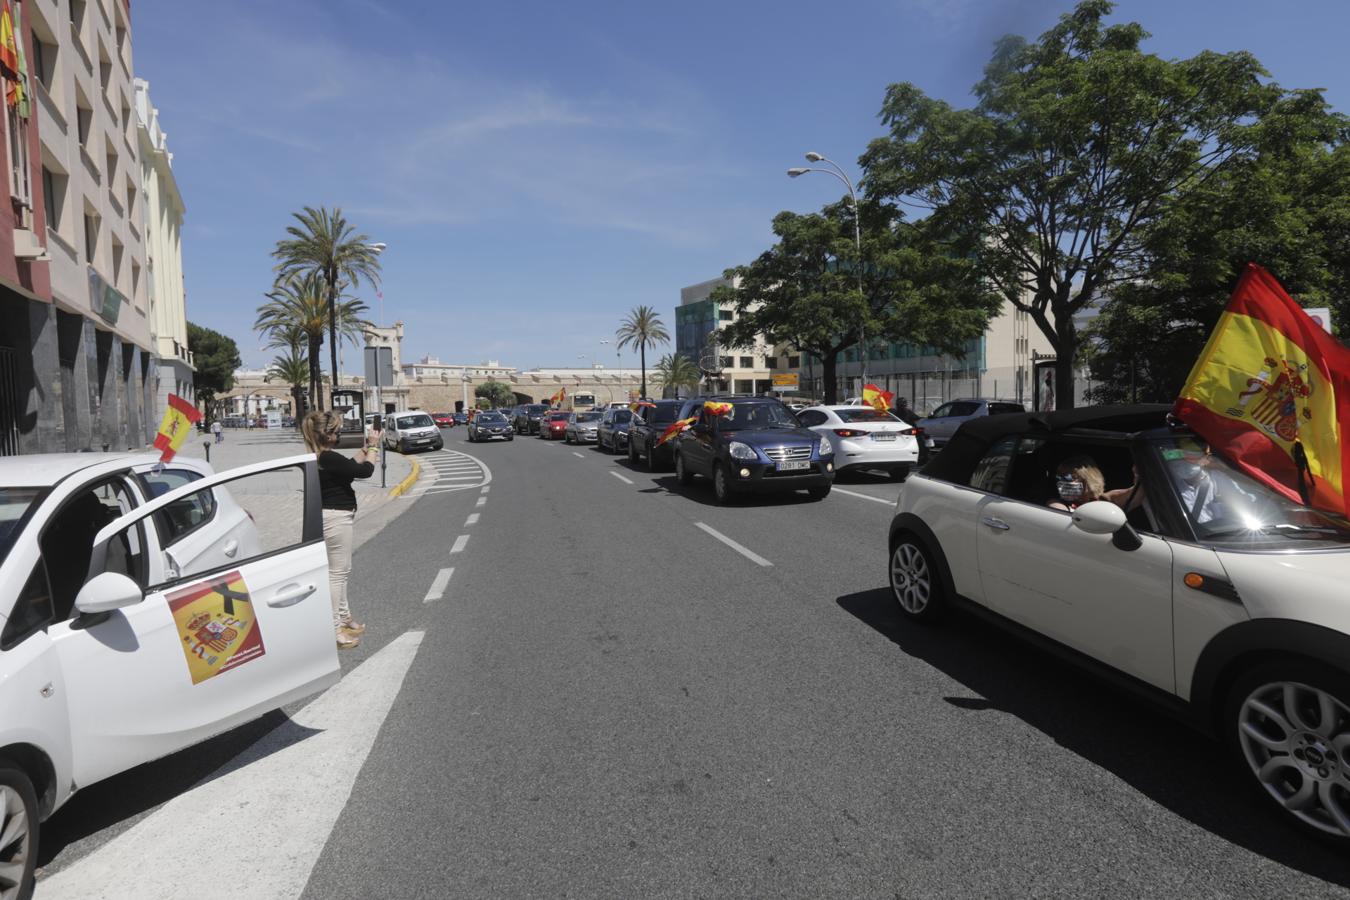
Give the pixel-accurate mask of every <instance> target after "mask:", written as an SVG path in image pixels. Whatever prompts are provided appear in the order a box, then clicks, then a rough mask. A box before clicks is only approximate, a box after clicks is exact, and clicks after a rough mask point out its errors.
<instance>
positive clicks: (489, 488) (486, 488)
mask: <svg viewBox="0 0 1350 900" xmlns="http://www.w3.org/2000/svg"><path fill="white" fill-rule="evenodd" d="M490 490H492V488H491V487H490V486H489V485H486V484H485V485H483V490H481V491H480V492H479V493H482V494H486V493H487V492H488V491H490Z"/></svg>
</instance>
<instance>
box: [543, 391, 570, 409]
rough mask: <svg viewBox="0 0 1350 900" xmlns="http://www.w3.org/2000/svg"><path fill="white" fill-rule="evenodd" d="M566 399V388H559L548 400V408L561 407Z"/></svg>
mask: <svg viewBox="0 0 1350 900" xmlns="http://www.w3.org/2000/svg"><path fill="white" fill-rule="evenodd" d="M566 399H567V388H565V387H561V388H558V393H556V394H554V395H553V396H552V397H549V398H548V403H549V406H561V405H562V402H563V401H564V400H566Z"/></svg>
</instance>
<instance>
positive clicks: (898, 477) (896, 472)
mask: <svg viewBox="0 0 1350 900" xmlns="http://www.w3.org/2000/svg"><path fill="white" fill-rule="evenodd" d="M888 474H889V475H890V476H891V481H904V480H905V479H906V478H908V477H909V466H901V467H900V468H898V469H891V471H890V472H889V473H888Z"/></svg>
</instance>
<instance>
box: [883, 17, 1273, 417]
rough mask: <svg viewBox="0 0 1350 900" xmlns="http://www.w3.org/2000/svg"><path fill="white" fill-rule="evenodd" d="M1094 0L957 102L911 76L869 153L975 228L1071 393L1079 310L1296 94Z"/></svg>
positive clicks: (1069, 398)
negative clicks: (1168, 48) (1161, 46)
mask: <svg viewBox="0 0 1350 900" xmlns="http://www.w3.org/2000/svg"><path fill="white" fill-rule="evenodd" d="M1112 9H1113V4H1112V3H1110V2H1108V0H1083V2H1081V3H1079V4H1078V5H1077V6H1076V7H1075V8H1074V9H1073V10H1072V11H1071V12H1069V13H1067V14H1065V15H1064V16H1062V17H1061V18H1060V20H1059V22H1058V24H1056V25H1055V26H1054V27H1053V28H1051V29H1050V30H1049V31H1047V32H1045V33H1044V34H1043V35H1041V36H1040V38H1039V39H1038V40H1036V41H1035V42H1027V41H1026V40H1024V39H1022V38H1020V37H1016V36H1009V37H1005V38H1003V39H1002V40H1001V41H1000V42H999V43H998V45H997V48H996V49H995V52H994V55H993V58H992V59H991V60H990V62H989V64H988V65H987V66H986V67H985V72H984V78H983V80H981V81H980V82H979V83H978V84H977V85H976V86H975V90H974V92H975V96H976V98H977V103H976V105H975V107H974V108H973V109H954V108H952V107H951V106H949V105H948V104H946V103H944V102H942V101H939V100H934V99H932V98H929V97H927V96H925V95H924V93H923V92H922V91H921V90H919V89H918V88H917V87H915V86H914V85H912V84H895V85H892V86H891V87H890V88H889V89H888V90H887V93H886V99H885V102H884V105H883V107H882V113H881V116H882V120H883V122H884V123H885V124H886V125H887V126H888V128H889V130H890V134H889V136H887V137H884V138H879V139H877V140H875V141H873V142H872V144H871V146H870V147H869V148H868V150H867V152H866V154H865V155H864V157H863V160H862V162H863V165H864V167H865V168H866V170H867V176H866V178H865V180H864V184H865V187H866V189H867V190H868V191H869V193H870V194H871V195H872V196H875V197H880V198H886V199H893V200H903V201H905V202H912V203H915V204H918V205H921V206H925V207H927V208H930V209H932V211H933V213H932V218H934V219H935V222H936V223H937V224H938V225H940V226H941V227H943V228H945V229H948V230H950V231H951V232H954V233H961V234H970V235H973V236H975V237H977V238H978V243H977V244H976V254H977V259H978V261H979V263H980V268H981V272H982V274H983V275H984V277H985V278H987V279H988V280H989V281H990V283H992V284H993V285H995V286H996V287H997V289H998V290H999V292H1000V293H1001V294H1002V295H1003V296H1004V297H1005V298H1006V299H1007V300H1008V301H1010V302H1011V303H1012V304H1013V305H1014V306H1016V307H1017V308H1018V309H1021V310H1023V311H1025V312H1026V313H1028V314H1029V315H1030V316H1031V318H1032V320H1033V321H1035V322H1036V325H1037V326H1038V327H1039V328H1040V330H1041V331H1042V332H1043V333H1044V334H1045V335H1046V337H1047V338H1048V339H1049V341H1050V344H1051V346H1052V347H1053V348H1054V350H1055V352H1056V354H1057V357H1058V360H1057V363H1056V397H1057V398H1059V402H1060V404H1061V405H1066V404H1072V403H1073V396H1074V395H1073V367H1074V363H1075V358H1076V357H1077V355H1078V351H1079V345H1080V336H1079V334H1078V333H1077V330H1076V328H1075V325H1074V320H1073V316H1074V314H1075V313H1077V312H1079V311H1080V310H1082V309H1083V308H1084V307H1085V306H1086V305H1087V304H1089V303H1091V302H1092V301H1093V300H1094V299H1097V298H1100V297H1101V296H1102V295H1103V292H1107V293H1109V292H1110V291H1111V290H1112V289H1114V288H1115V287H1117V286H1118V285H1121V284H1124V283H1127V282H1128V281H1130V280H1132V279H1135V278H1137V277H1138V276H1139V269H1140V262H1141V261H1142V258H1143V254H1144V253H1145V248H1144V247H1143V246H1142V237H1143V234H1144V233H1145V232H1146V231H1147V230H1148V228H1149V227H1150V226H1151V225H1153V224H1154V223H1156V222H1157V221H1158V219H1159V217H1160V216H1162V215H1163V214H1164V212H1165V209H1166V207H1167V204H1168V202H1169V201H1171V200H1172V199H1173V198H1175V197H1176V196H1177V195H1179V194H1184V193H1185V192H1186V191H1189V190H1194V189H1195V188H1197V187H1199V186H1202V185H1203V184H1204V183H1205V182H1206V181H1208V180H1210V179H1212V178H1214V177H1216V176H1218V175H1219V174H1221V173H1222V172H1224V171H1225V170H1226V169H1227V168H1229V167H1230V166H1232V165H1234V164H1236V163H1238V162H1240V161H1242V160H1244V159H1247V158H1249V157H1250V156H1251V154H1252V153H1253V145H1254V143H1255V137H1256V135H1255V134H1254V132H1255V130H1256V128H1257V123H1259V122H1260V121H1261V120H1262V119H1263V118H1264V117H1266V116H1269V115H1271V114H1272V113H1277V112H1278V110H1279V109H1280V108H1281V106H1282V105H1284V104H1288V103H1294V104H1297V103H1299V102H1300V98H1299V96H1298V95H1297V94H1292V95H1291V94H1286V93H1285V92H1284V91H1282V90H1281V89H1280V88H1279V87H1278V86H1277V85H1274V84H1270V83H1268V82H1267V81H1266V80H1264V79H1265V78H1266V72H1265V70H1263V69H1262V68H1261V66H1260V64H1259V63H1258V62H1257V61H1256V60H1255V59H1254V58H1253V57H1252V56H1251V54H1249V53H1245V52H1235V53H1227V54H1220V53H1213V52H1209V51H1206V52H1203V53H1200V54H1198V55H1196V56H1194V57H1191V58H1189V59H1181V60H1167V59H1162V58H1160V57H1158V56H1155V55H1153V54H1150V53H1145V52H1143V51H1142V50H1141V49H1140V44H1141V42H1142V41H1144V39H1146V38H1147V37H1148V34H1147V32H1145V31H1144V29H1143V28H1142V27H1141V26H1140V25H1139V24H1137V23H1127V24H1118V25H1110V26H1108V25H1106V24H1105V23H1104V22H1103V20H1104V19H1105V18H1106V17H1107V15H1109V14H1110V12H1111V10H1112Z"/></svg>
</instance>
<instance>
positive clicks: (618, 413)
mask: <svg viewBox="0 0 1350 900" xmlns="http://www.w3.org/2000/svg"><path fill="white" fill-rule="evenodd" d="M632 418H633V414H632V413H631V412H629V411H628V410H626V409H616V410H614V418H613V419H611V420H610V421H612V422H613V423H614V424H615V425H622V424H623V423H624V422H628V421H631V420H632Z"/></svg>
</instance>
